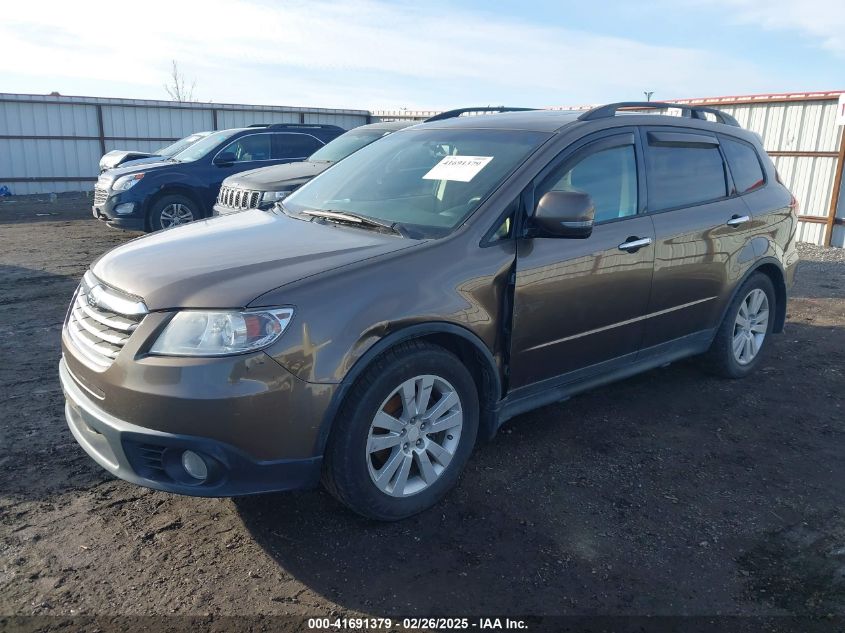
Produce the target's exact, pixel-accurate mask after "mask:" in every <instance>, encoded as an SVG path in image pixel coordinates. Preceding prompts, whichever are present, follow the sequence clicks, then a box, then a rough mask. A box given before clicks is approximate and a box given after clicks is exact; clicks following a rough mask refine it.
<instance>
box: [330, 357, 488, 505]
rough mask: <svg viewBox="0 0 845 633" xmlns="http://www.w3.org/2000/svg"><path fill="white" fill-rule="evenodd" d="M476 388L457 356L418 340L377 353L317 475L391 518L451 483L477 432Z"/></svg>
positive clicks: (352, 500) (350, 499) (347, 500)
mask: <svg viewBox="0 0 845 633" xmlns="http://www.w3.org/2000/svg"><path fill="white" fill-rule="evenodd" d="M478 410H479V405H478V395H477V391H476V388H475V383H474V381H473V379H472V376H471V375H470V373H469V371H468V370H467V368H466V367H465V366H464V365H463V364H462V363H461V361H460V360H459V359H458V358H457V357H455V356H454V355H453V354H451V353H450V352H448V351H446V350H445V349H443V348H441V347H438V346H435V345H429V344H427V343H422V342H413V341H412V342H410V343H405V344H402V345H400V346H398V347H396V348H394V349H393V350H390V351H388V352H386V353H385V354H384V355H383V356H381V357H379V358H378V359H377V360H376V361H375V362H374V363H373V365H372V366H371V367H369V368H368V369H367V371H365V372H364V374H363V375H362V376H361V377H360V378H359V380H358V381H357V382H356V384H355V386H354V387H353V388H352V390H351V391H350V393H349V397H348V398H347V399H346V401H345V403H344V405H343V407H342V408H341V411H340V413H339V415H338V418H337V420H336V421H335V426H334V428H333V429H332V433H331V436H330V437H329V445H328V447H327V449H326V461H325V465H324V468H323V482H324V484H325V485H326V488H327V489H328V490H329V491H330V492H331V493H332V494H333V495H334V496H335V497H337V498H338V499H339V500H340V501H341V502H343V503H344V504H346V505H347V506H348V507H350V508H351V509H352V510H354V511H355V512H357V513H359V514H361V515H363V516H366V517H368V518H372V519H380V520H385V521H393V520H397V519H402V518H405V517H408V516H411V515H413V514H417V513H418V512H421V511H423V510H425V509H427V508H429V507H430V506H432V505H434V504H435V503H437V502H438V501H439V500H440V499H441V498H442V497H443V496H445V494H446V493H447V492H448V491H449V490H450V489H451V488H452V487H453V486H454V485H455V483H456V482H457V480H458V477H459V475H460V473H461V471H462V469H463V467H464V465H465V464H466V462H467V460H468V459H469V456H470V453H471V452H472V449H473V446H474V445H475V438H476V435H477V432H478Z"/></svg>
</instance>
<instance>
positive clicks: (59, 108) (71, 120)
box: [0, 95, 98, 136]
mask: <svg viewBox="0 0 845 633" xmlns="http://www.w3.org/2000/svg"><path fill="white" fill-rule="evenodd" d="M0 96H2V95H0ZM97 129H98V128H97V111H96V108H95V107H94V106H86V105H76V104H56V103H15V102H0V136H27V135H29V136H35V135H45V136H97V134H98V131H97Z"/></svg>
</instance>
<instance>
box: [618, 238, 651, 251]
mask: <svg viewBox="0 0 845 633" xmlns="http://www.w3.org/2000/svg"><path fill="white" fill-rule="evenodd" d="M649 244H651V238H650V237H642V238H640V237H629V238H628V239H627V240H626V241H625V242H622V243H621V244H620V245H619V250H620V251H628V252H629V253H634V252H636V251H638V250H640V249H641V248H642V247H643V246H648V245H649Z"/></svg>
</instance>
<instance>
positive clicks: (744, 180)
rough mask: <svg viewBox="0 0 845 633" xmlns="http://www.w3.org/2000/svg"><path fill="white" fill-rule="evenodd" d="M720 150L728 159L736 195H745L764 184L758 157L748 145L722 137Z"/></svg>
mask: <svg viewBox="0 0 845 633" xmlns="http://www.w3.org/2000/svg"><path fill="white" fill-rule="evenodd" d="M722 149H723V150H724V152H725V156H726V157H727V159H728V165H729V166H730V169H731V176H733V180H734V187H735V188H736V193H746V192H748V191H753V190H754V189H757V188H758V187H762V186H763V184H764V183H765V181H766V180H765V176H764V175H763V168H762V166H761V165H760V157H759V156H758V155H757V152H756V150H755V149H754V148H753V147H752V146H751V145H749V144H748V143H743V142H742V141H734V140H733V139H729V138H724V137H722Z"/></svg>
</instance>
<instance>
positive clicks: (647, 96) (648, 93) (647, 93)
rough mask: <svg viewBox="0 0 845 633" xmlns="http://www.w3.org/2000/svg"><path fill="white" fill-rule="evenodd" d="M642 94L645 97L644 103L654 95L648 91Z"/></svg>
mask: <svg viewBox="0 0 845 633" xmlns="http://www.w3.org/2000/svg"><path fill="white" fill-rule="evenodd" d="M643 94H644V95H645V100H646V101H651V95H653V94H654V90H650V91H647V90H643Z"/></svg>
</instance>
